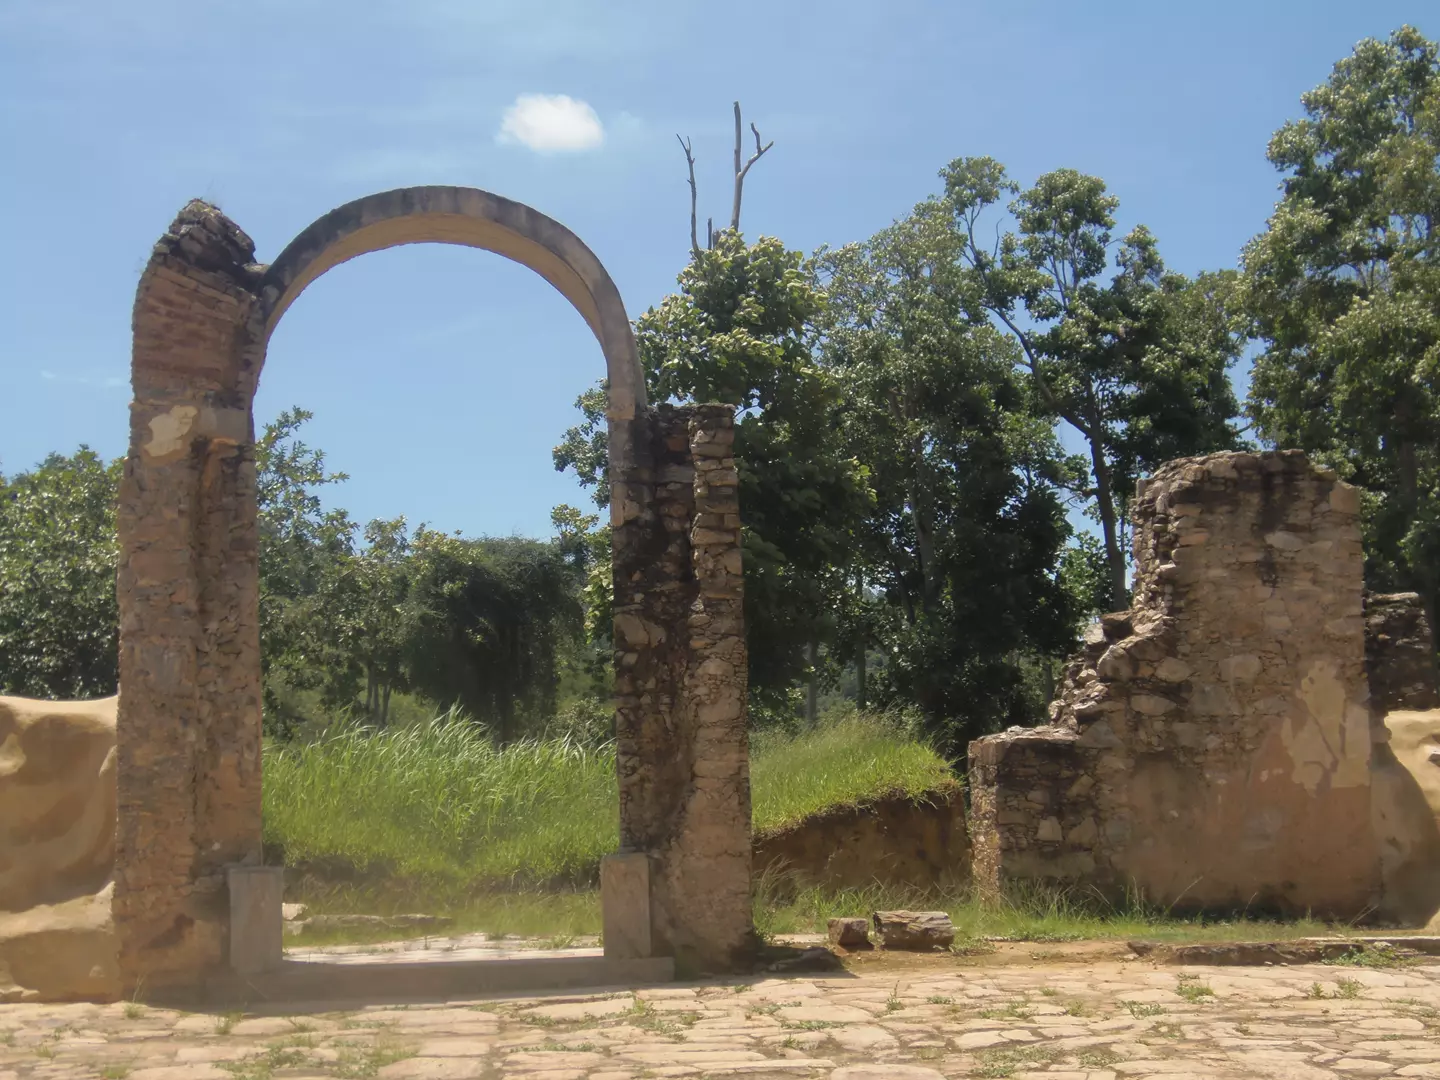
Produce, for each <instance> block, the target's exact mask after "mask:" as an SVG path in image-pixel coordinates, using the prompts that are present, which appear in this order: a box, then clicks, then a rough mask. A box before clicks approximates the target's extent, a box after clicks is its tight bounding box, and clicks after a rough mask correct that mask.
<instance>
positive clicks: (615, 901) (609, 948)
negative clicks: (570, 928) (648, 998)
mask: <svg viewBox="0 0 1440 1080" xmlns="http://www.w3.org/2000/svg"><path fill="white" fill-rule="evenodd" d="M600 918H601V925H602V929H603V935H604V936H603V941H604V944H605V955H606V956H607V957H610V958H611V959H614V960H637V959H642V958H644V957H647V956H654V955H655V953H654V943H653V939H652V935H651V914H650V856H648V855H646V854H645V853H644V852H643V851H631V852H622V853H619V854H615V855H606V856H605V857H604V858H603V859H601V860H600Z"/></svg>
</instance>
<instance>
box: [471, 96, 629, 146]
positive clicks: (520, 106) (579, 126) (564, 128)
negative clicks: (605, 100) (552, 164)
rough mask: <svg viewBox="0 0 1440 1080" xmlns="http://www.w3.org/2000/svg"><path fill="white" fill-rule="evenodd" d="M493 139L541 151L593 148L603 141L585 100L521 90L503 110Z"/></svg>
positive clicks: (595, 119) (602, 133) (596, 117)
mask: <svg viewBox="0 0 1440 1080" xmlns="http://www.w3.org/2000/svg"><path fill="white" fill-rule="evenodd" d="M495 139H496V141H497V142H501V143H520V144H521V145H523V146H528V147H529V148H530V149H531V150H534V151H536V152H537V153H541V154H546V153H552V152H555V151H569V150H593V149H594V148H595V147H597V146H599V145H600V144H601V143H602V142H604V141H605V129H604V127H602V126H601V124H600V117H598V116H596V115H595V110H594V109H592V108H591V107H590V105H589V103H588V102H584V101H580V100H579V99H577V98H572V97H569V96H568V95H566V94H521V95H520V96H519V97H517V98H516V99H515V103H514V104H513V105H511V106H510V107H509V108H508V109H506V110H505V116H504V118H503V119H502V120H501V121H500V130H499V132H498V133H497V134H496V136H495Z"/></svg>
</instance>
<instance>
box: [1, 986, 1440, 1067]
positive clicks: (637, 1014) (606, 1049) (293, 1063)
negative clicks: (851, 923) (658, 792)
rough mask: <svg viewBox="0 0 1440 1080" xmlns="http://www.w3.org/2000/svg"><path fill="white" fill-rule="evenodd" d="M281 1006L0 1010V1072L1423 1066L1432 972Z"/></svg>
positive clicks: (1439, 1021) (1437, 1020)
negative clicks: (232, 1010) (242, 1010)
mask: <svg viewBox="0 0 1440 1080" xmlns="http://www.w3.org/2000/svg"><path fill="white" fill-rule="evenodd" d="M858 966H859V968H860V970H861V972H862V973H860V974H851V975H837V976H831V975H827V976H824V977H800V978H793V979H792V978H785V979H765V980H763V981H756V982H754V983H753V984H749V985H747V984H741V983H738V982H726V983H716V982H709V983H702V984H689V985H683V986H682V985H675V986H667V987H664V988H658V989H647V990H640V991H638V992H624V993H614V994H603V995H595V996H590V997H575V996H572V997H565V998H550V999H537V998H528V999H506V1000H492V1001H481V1002H470V1003H465V1002H449V1003H446V1004H440V1005H433V1006H414V1005H412V1006H409V1007H379V1006H373V1007H366V1008H358V1009H351V1010H346V1011H331V1012H309V1013H304V1014H296V1015H289V1016H258V1017H254V1016H252V1017H243V1016H240V1015H237V1014H229V1015H210V1014H187V1013H181V1012H173V1011H167V1010H162V1009H158V1008H151V1007H147V1006H143V1005H135V1004H125V1003H120V1004H114V1005H104V1006H96V1005H4V1006H0V1080H18V1078H20V1077H27V1078H28V1077H35V1078H40V1077H45V1078H55V1080H59V1078H62V1077H63V1078H70V1077H106V1078H112V1080H116V1078H121V1077H126V1078H128V1080H170V1078H175V1080H182V1078H183V1080H231V1078H238V1080H267V1078H273V1080H280V1078H293V1080H301V1078H320V1077H379V1078H384V1080H465V1078H471V1077H474V1078H486V1080H510V1078H517V1080H518V1078H526V1080H572V1078H573V1080H639V1078H641V1077H697V1078H698V1077H706V1076H710V1077H749V1078H769V1077H775V1078H778V1077H790V1078H806V1077H816V1078H829V1080H938V1078H941V1077H1006V1076H1008V1077H1015V1078H1039V1077H1044V1078H1046V1080H1120V1078H1132V1077H1133V1078H1143V1077H1156V1078H1165V1080H1181V1078H1184V1077H1266V1078H1269V1080H1311V1078H1314V1080H1321V1078H1329V1077H1370V1076H1397V1077H1400V1076H1420V1077H1440V965H1430V964H1424V965H1419V966H1415V967H1408V968H1403V969H1389V970H1371V969H1366V968H1346V967H1326V966H1313V967H1306V966H1296V967H1265V968H1193V969H1176V968H1166V967H1157V966H1152V965H1150V964H1148V963H1145V962H1133V963H1116V962H1103V963H1089V964H1074V963H1071V964H1062V965H1056V964H1045V963H1036V964H1030V965H1026V966H1017V967H996V968H984V967H971V966H964V965H963V964H962V963H961V962H959V961H954V960H948V959H947V960H945V961H938V960H937V961H933V962H928V963H920V962H913V963H909V964H906V963H904V962H899V963H896V964H891V963H879V962H876V963H869V964H862V965H858Z"/></svg>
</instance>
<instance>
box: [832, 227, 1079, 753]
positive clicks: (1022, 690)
mask: <svg viewBox="0 0 1440 1080" xmlns="http://www.w3.org/2000/svg"><path fill="white" fill-rule="evenodd" d="M962 244H963V237H961V236H960V235H959V234H958V233H957V232H956V230H955V228H954V224H953V220H952V219H951V217H950V215H949V214H947V213H944V212H943V211H942V208H940V207H938V206H936V205H935V204H933V203H932V204H925V205H922V206H920V207H919V208H917V210H916V212H915V213H914V214H912V215H910V216H909V217H907V218H905V219H903V220H901V221H899V222H897V223H895V224H894V225H893V226H891V227H890V228H888V229H885V230H883V231H882V232H880V233H878V234H877V235H876V236H875V237H873V238H872V239H871V240H870V241H868V242H867V243H865V244H854V245H849V246H847V247H845V248H841V249H839V250H837V251H834V252H830V253H827V254H826V255H825V257H824V260H823V261H824V264H825V267H826V271H827V277H826V288H827V291H828V293H829V295H830V301H831V302H830V307H829V317H828V321H827V325H826V327H825V333H824V336H823V342H824V345H823V349H822V351H821V354H820V355H821V356H822V358H823V360H824V362H825V364H826V366H827V368H829V369H830V370H831V371H832V373H833V375H834V377H835V379H836V380H837V381H838V382H839V383H841V384H842V385H843V386H844V387H845V388H846V395H845V403H844V406H843V409H842V412H841V416H842V422H841V424H840V431H841V433H842V436H843V439H844V442H845V445H846V447H847V448H848V450H849V451H850V453H852V454H853V455H855V456H856V457H857V458H858V459H859V460H861V461H862V462H864V463H865V465H866V467H867V469H868V474H869V477H870V482H871V486H872V489H873V491H874V497H875V507H874V512H873V513H872V514H870V515H869V517H868V518H867V522H866V530H865V534H864V537H863V542H862V543H861V545H860V548H859V550H860V553H861V554H862V555H863V558H864V566H865V574H864V583H863V586H862V589H863V591H861V592H859V594H858V595H856V596H855V602H854V604H853V605H852V609H851V610H853V611H855V614H856V617H857V618H858V619H859V620H861V627H862V631H863V635H862V636H861V637H860V640H858V641H855V642H854V648H855V653H853V654H852V655H855V656H856V658H857V660H858V659H859V656H860V655H862V654H861V653H860V649H861V648H863V647H865V646H867V645H870V644H873V643H876V642H877V640H878V642H879V643H881V644H882V647H883V651H884V653H885V654H886V656H887V663H886V667H885V670H884V671H883V672H881V673H877V674H878V678H877V680H876V684H877V685H876V689H877V691H878V693H879V695H880V696H882V697H886V696H888V697H889V698H890V699H891V700H894V701H898V702H906V703H915V704H918V705H919V706H920V707H921V708H922V710H923V711H924V713H925V715H926V717H927V719H928V721H929V724H930V727H931V729H932V732H933V733H934V734H935V735H936V736H937V737H939V738H940V739H941V740H942V742H943V744H944V745H946V746H947V748H948V749H949V750H951V751H952V752H954V753H956V754H959V753H961V752H963V746H964V744H965V742H966V741H968V739H969V738H971V737H973V736H974V735H977V734H980V733H982V732H984V731H988V730H994V729H995V728H996V727H998V726H1002V725H1004V724H1006V723H1020V722H1027V721H1030V720H1033V719H1034V718H1035V715H1036V713H1037V712H1038V706H1039V704H1042V703H1038V702H1035V701H1032V700H1030V698H1031V697H1032V696H1033V695H1032V694H1031V693H1030V692H1029V690H1027V687H1026V681H1025V679H1024V677H1023V670H1022V668H1023V665H1022V663H1021V662H1020V660H1021V657H1022V656H1025V655H1038V654H1049V653H1053V652H1058V651H1060V650H1063V649H1064V648H1065V647H1067V646H1068V645H1069V644H1070V642H1071V640H1072V630H1071V626H1070V622H1071V619H1070V616H1069V613H1068V608H1067V606H1066V605H1067V597H1066V594H1065V593H1064V591H1063V590H1062V589H1061V587H1060V584H1059V581H1058V578H1057V575H1056V562H1057V559H1058V556H1059V549H1060V546H1061V544H1062V543H1063V542H1064V540H1065V538H1066V536H1067V535H1068V533H1069V526H1068V524H1067V523H1066V521H1065V515H1064V507H1063V505H1062V502H1061V499H1060V497H1059V494H1058V486H1057V485H1058V480H1059V479H1060V476H1061V471H1062V465H1063V461H1062V455H1061V454H1060V451H1059V447H1058V444H1057V443H1056V441H1055V439H1054V436H1053V433H1052V431H1051V428H1050V424H1049V423H1048V422H1047V421H1046V420H1045V419H1044V418H1043V417H1038V418H1037V417H1036V416H1035V415H1034V410H1033V409H1032V407H1031V404H1030V401H1029V397H1028V394H1029V392H1028V390H1027V387H1026V385H1025V384H1024V383H1023V382H1022V381H1021V380H1019V379H1018V378H1017V376H1016V372H1015V366H1016V365H1015V358H1014V355H1013V353H1014V345H1013V343H1012V342H1010V341H1009V340H1008V339H1007V338H1006V337H1005V336H1004V335H1002V334H1001V333H1000V332H999V331H998V330H996V329H995V328H994V327H992V326H990V325H989V324H988V323H985V322H977V321H975V320H972V319H970V318H968V317H967V315H966V310H965V306H964V303H963V301H964V298H965V290H966V288H967V286H968V282H967V276H966V273H965V269H964V266H963V263H962V261H961V259H960V254H961V250H962ZM876 594H878V595H880V596H883V598H884V601H885V603H884V606H883V607H882V608H878V609H877V606H876V605H875V604H874V603H873V599H874V597H875V595H876ZM887 609H888V610H887ZM857 666H858V665H857Z"/></svg>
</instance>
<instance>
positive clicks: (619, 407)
mask: <svg viewBox="0 0 1440 1080" xmlns="http://www.w3.org/2000/svg"><path fill="white" fill-rule="evenodd" d="M426 243H436V244H459V245H462V246H466V247H477V248H483V249H485V250H486V251H493V252H495V253H496V254H497V255H503V256H505V257H506V258H508V259H513V260H514V261H515V262H518V263H520V264H521V265H523V266H528V267H529V268H530V269H531V270H534V271H535V272H536V273H537V274H539V275H540V276H541V277H543V278H544V279H545V280H546V281H548V282H550V284H551V285H553V286H555V288H556V289H557V290H558V291H559V292H560V294H561V295H562V296H564V297H565V298H566V299H567V300H569V301H570V303H571V304H572V305H574V307H575V310H576V311H578V312H579V313H580V315H581V316H582V317H583V318H584V319H585V321H586V323H588V324H589V326H590V329H591V331H592V332H593V333H594V334H595V337H596V339H597V340H598V341H599V342H600V348H601V350H602V351H603V352H604V354H605V364H606V369H607V374H608V377H609V380H610V395H609V398H610V401H609V409H608V410H607V411H608V413H609V415H610V417H611V418H612V419H616V420H629V419H633V418H634V416H635V414H636V410H637V409H638V408H643V407H644V405H645V404H646V395H645V380H644V378H643V377H642V375H641V371H640V359H639V354H638V352H637V351H636V348H635V336H634V333H633V332H632V331H631V328H630V318H629V316H628V315H627V314H626V313H625V305H624V303H623V302H622V301H621V299H620V291H619V290H618V289H617V288H616V287H615V283H614V282H613V281H612V280H611V279H610V275H609V273H607V272H606V270H605V267H604V266H603V265H601V263H600V260H599V259H598V258H596V257H595V254H594V252H592V251H591V250H590V249H589V248H588V247H586V246H585V244H584V243H583V242H582V241H581V240H580V238H579V237H578V236H576V235H575V234H574V233H572V232H571V231H570V230H569V229H567V228H565V226H563V225H561V224H560V223H559V222H558V221H556V220H554V219H553V218H550V217H547V216H545V215H544V214H542V213H540V212H539V211H538V210H534V209H532V208H531V207H529V206H526V205H525V204H524V203H518V202H513V201H512V200H510V199H506V198H502V197H501V196H499V195H492V194H491V193H490V192H488V191H481V190H479V189H478V188H465V187H441V186H434V187H410V188H396V189H395V190H393V191H382V192H379V193H378V194H375V195H367V196H365V197H364V198H362V199H356V200H355V201H354V202H349V203H346V204H345V205H344V206H340V207H337V208H336V209H334V210H331V211H330V212H329V213H328V214H326V215H325V216H324V217H321V218H319V219H317V220H316V221H315V222H313V223H312V224H311V225H310V226H309V227H307V228H306V229H305V230H304V231H303V232H301V233H300V234H299V235H298V236H296V237H295V239H294V240H292V241H290V243H289V245H288V246H287V247H286V248H285V250H284V251H282V252H281V253H280V256H279V258H277V259H276V260H275V261H274V262H273V263H271V264H270V266H269V267H268V268H267V269H266V271H265V275H264V278H263V279H262V280H261V283H260V290H259V291H260V303H261V311H260V315H261V317H262V319H263V320H264V334H265V339H266V340H267V341H268V339H269V336H270V334H272V333H273V332H274V329H275V327H276V325H278V324H279V322H280V319H281V317H282V316H283V315H284V314H285V312H286V310H287V309H288V308H289V307H290V305H291V304H292V303H294V301H295V299H296V298H297V297H298V296H299V295H300V294H301V293H302V292H303V291H304V290H305V287H306V286H307V285H309V284H310V283H311V282H312V281H314V280H315V279H316V278H318V277H319V276H320V275H321V274H324V273H325V272H326V271H327V270H329V269H331V268H332V267H335V266H338V265H339V264H340V263H342V262H346V261H348V260H350V259H353V258H355V257H356V256H358V255H364V254H366V253H367V252H371V251H380V250H382V249H384V248H390V247H398V246H400V245H402V244H426Z"/></svg>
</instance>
